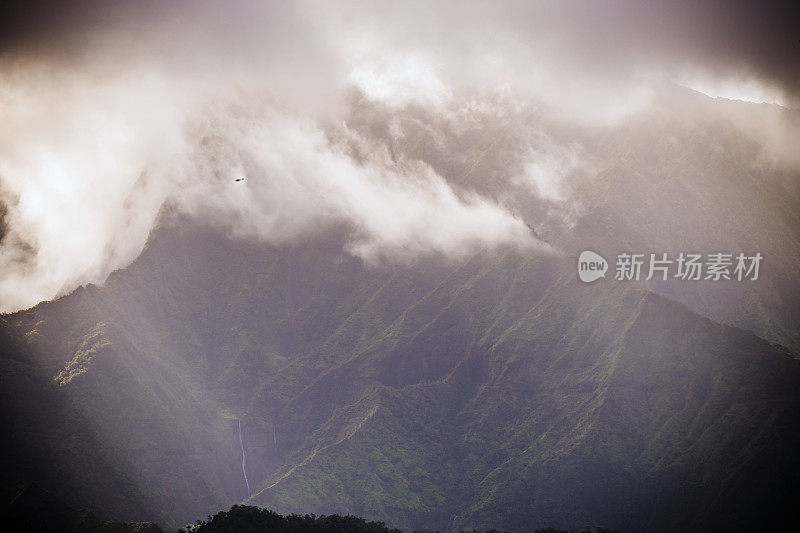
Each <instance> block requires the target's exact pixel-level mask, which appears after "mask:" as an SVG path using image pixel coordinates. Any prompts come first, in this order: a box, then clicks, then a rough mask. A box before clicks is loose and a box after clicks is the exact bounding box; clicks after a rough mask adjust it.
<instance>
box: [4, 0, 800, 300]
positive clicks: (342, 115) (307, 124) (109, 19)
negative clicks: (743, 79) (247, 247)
mask: <svg viewBox="0 0 800 533" xmlns="http://www.w3.org/2000/svg"><path fill="white" fill-rule="evenodd" d="M629 8H630V9H629ZM721 9H722V8H721V7H719V6H716V5H709V7H707V8H698V7H696V6H694V4H688V3H687V4H685V5H677V6H675V7H674V9H673V10H672V11H670V10H666V11H665V9H664V8H660V7H652V6H645V7H632V6H627V5H618V4H616V3H598V4H592V6H586V5H585V4H567V5H562V4H558V5H556V4H549V3H529V2H506V3H505V4H504V5H503V6H502V8H497V7H495V6H494V5H493V4H490V3H473V4H470V5H468V6H466V5H463V3H449V2H446V3H440V4H436V5H433V6H429V5H428V4H427V3H409V4H404V5H403V6H402V7H400V6H398V5H394V4H390V3H373V2H369V3H362V2H348V3H344V4H340V5H336V6H332V5H331V4H329V3H317V2H300V3H292V4H290V3H283V2H265V3H250V2H226V3H225V4H224V5H223V4H222V3H217V2H206V1H197V2H170V3H162V2H155V1H143V2H94V1H80V2H76V3H71V4H69V5H67V4H63V3H60V2H33V3H28V4H26V5H25V6H24V7H17V8H14V9H12V10H11V11H10V12H8V13H7V16H6V17H5V18H4V20H3V21H2V22H0V124H2V128H0V312H6V311H12V310H16V309H20V308H24V307H28V306H30V305H33V304H35V303H37V302H39V301H42V300H47V299H51V298H53V297H56V296H58V295H61V294H64V293H66V292H68V291H70V290H72V289H74V288H75V287H77V286H79V285H81V284H85V283H89V282H94V283H99V282H102V281H103V280H104V279H105V277H106V276H107V275H108V274H109V273H110V272H111V271H113V270H114V269H117V268H121V267H124V266H126V265H127V264H129V263H130V262H131V261H133V260H134V259H135V258H136V257H137V256H138V254H139V253H140V252H141V250H142V248H143V246H144V245H145V243H146V240H147V238H148V236H149V234H150V232H151V231H152V229H153V226H154V224H155V223H156V221H157V219H158V216H159V213H160V212H163V209H162V208H163V207H164V206H165V205H169V206H171V208H173V209H171V210H170V211H172V210H174V211H175V212H177V213H180V214H189V215H193V216H196V217H198V218H202V219H203V220H205V221H209V222H211V223H213V224H216V225H219V226H221V227H224V228H226V229H228V230H229V231H230V232H231V233H232V234H233V235H236V236H240V237H243V238H257V239H260V240H265V241H268V242H275V243H281V242H287V241H292V240H297V239H303V238H307V237H308V236H312V235H314V234H315V233H316V232H318V231H319V229H320V228H325V227H330V226H331V225H342V226H343V227H346V228H347V231H348V235H349V236H350V237H349V240H348V241H347V250H348V251H349V252H350V253H352V254H355V255H357V256H359V257H361V258H363V259H364V260H365V261H367V262H377V261H384V260H397V259H401V260H402V259H405V258H409V257H414V256H416V255H419V254H425V253H439V254H444V255H447V256H450V257H459V256H462V255H464V254H467V253H470V252H472V251H474V250H477V249H480V248H485V247H487V246H505V245H514V246H530V245H531V244H534V243H535V239H534V238H533V236H532V232H530V230H529V228H528V227H527V226H526V224H525V223H524V222H523V221H522V219H521V218H520V215H519V214H518V213H519V210H518V209H516V208H515V207H513V206H512V205H511V204H514V205H516V206H519V205H521V204H523V203H526V202H527V203H529V204H533V203H535V201H538V200H544V201H545V206H544V207H543V208H542V209H543V211H541V212H546V210H547V209H551V208H552V205H550V204H553V205H555V204H559V203H565V199H566V198H567V197H568V187H567V185H568V184H567V181H568V180H567V178H568V177H569V176H570V175H572V174H580V173H584V174H585V173H588V172H591V171H592V168H591V163H590V157H588V156H587V154H586V152H585V150H584V149H583V148H582V147H581V146H580V144H579V143H576V142H571V141H570V142H562V141H555V140H552V139H549V138H547V139H548V140H547V142H539V141H541V139H543V138H546V137H542V136H539V135H538V134H529V133H526V132H525V131H526V128H528V129H530V127H531V126H530V124H528V123H521V124H518V125H515V126H513V127H514V128H517V129H519V130H520V132H516V131H515V132H514V134H513V135H510V136H509V138H511V139H512V140H514V142H519V143H520V146H514V147H513V149H509V150H508V151H509V153H511V155H510V156H509V157H510V159H509V160H507V161H503V162H502V164H503V165H507V168H506V172H507V175H504V176H502V177H501V178H498V177H497V176H493V177H492V179H502V180H505V181H506V182H508V183H512V184H516V185H518V186H520V187H521V188H522V189H527V190H528V191H529V192H530V193H531V195H532V198H531V199H530V201H529V199H528V197H527V196H525V197H524V198H523V199H522V200H520V199H519V198H515V199H513V200H514V201H513V202H511V201H509V202H506V201H505V198H504V197H503V195H502V194H499V193H497V191H496V189H497V187H493V186H492V185H491V184H487V183H486V181H487V179H488V178H487V177H486V176H483V175H480V170H476V169H480V168H481V166H480V162H481V158H482V157H484V156H485V154H486V153H487V151H488V149H487V148H483V147H480V146H481V145H479V144H475V146H478V147H479V149H476V150H474V151H475V153H474V154H471V153H469V150H467V154H466V155H465V154H464V153H459V154H455V155H454V157H456V158H461V159H467V160H468V161H460V160H459V161H457V163H459V164H460V165H461V166H462V167H464V168H466V170H465V171H464V172H460V173H459V174H458V175H457V176H454V175H449V174H448V172H447V168H448V167H447V165H448V164H449V163H448V162H447V161H444V162H443V161H439V160H436V158H433V159H430V158H426V157H422V156H417V155H415V152H414V150H416V151H417V152H421V151H424V150H422V148H424V146H423V147H422V148H420V146H419V144H418V139H417V140H414V142H413V143H411V139H410V138H406V137H404V136H405V132H404V130H403V127H402V126H401V125H400V123H401V122H402V121H401V118H402V116H406V115H408V116H410V117H412V119H413V117H414V116H415V115H414V114H415V113H418V114H419V113H427V114H428V115H431V116H436V117H438V119H437V120H440V121H441V123H442V124H443V125H442V128H443V129H442V130H441V131H439V130H436V129H435V128H431V131H430V132H429V134H426V135H420V136H418V138H419V139H432V140H433V141H432V142H438V141H437V138H436V136H437V135H450V136H451V137H455V143H456V144H458V143H460V142H462V140H463V139H461V138H460V137H459V131H460V130H459V129H466V130H468V129H469V127H471V126H470V124H471V121H472V120H474V118H473V117H474V116H482V115H481V113H483V114H484V115H491V114H494V115H496V116H498V117H503V116H510V117H512V118H513V117H515V116H517V115H519V116H523V115H524V113H519V109H517V108H519V107H526V106H527V107H530V108H541V109H543V110H549V111H547V112H543V113H542V115H541V116H546V117H548V119H557V120H563V121H566V122H568V123H571V124H576V125H578V126H579V127H581V128H590V129H591V128H603V127H609V126H613V125H614V124H617V123H619V121H621V120H624V119H625V118H626V117H629V116H631V115H632V114H635V113H637V112H639V111H641V110H643V109H646V108H647V107H648V106H649V105H651V102H652V100H653V95H654V85H655V84H656V82H655V81H654V80H661V79H662V78H666V79H677V78H676V76H678V75H679V74H681V73H685V72H688V71H689V70H687V69H688V68H689V67H691V68H693V69H695V70H692V71H693V72H694V71H697V69H701V70H702V71H703V72H704V73H711V76H712V78H713V77H714V76H717V75H719V76H722V75H723V74H724V75H726V76H727V75H730V74H733V75H739V74H742V75H746V76H747V79H752V80H756V81H755V83H763V84H765V86H769V87H770V91H772V93H774V94H778V95H780V97H781V98H782V100H781V101H782V102H784V103H789V104H790V103H792V102H794V101H796V98H797V94H800V89H799V88H800V82H798V79H800V78H799V77H798V76H797V73H796V72H795V71H794V70H792V69H791V68H788V67H787V66H786V65H787V62H786V61H784V59H785V58H782V56H780V53H779V52H778V51H777V50H782V48H781V47H782V46H784V44H785V43H783V42H782V41H781V39H783V38H784V37H783V36H782V34H781V33H780V32H777V33H778V35H776V36H769V35H768V33H767V32H766V30H765V29H764V28H761V27H760V26H759V27H758V28H755V29H751V30H749V31H748V32H745V34H744V35H743V40H742V41H741V43H740V44H741V45H742V47H743V49H744V51H743V52H742V53H741V54H739V55H736V54H732V53H729V52H726V51H725V48H724V46H722V44H724V43H730V42H731V39H733V37H734V36H735V31H734V29H735V28H736V27H739V26H740V25H741V24H740V22H741V21H742V20H745V19H747V17H748V16H749V14H750V11H749V8H744V7H742V6H739V5H737V6H735V9H733V10H732V11H730V13H731V14H732V15H731V16H732V17H733V18H734V19H736V20H732V21H727V22H726V19H724V18H723V19H719V18H718V17H717V19H715V18H714V16H713V15H714V14H715V13H719V12H720V10H721ZM762 14H763V15H764V17H766V18H765V20H768V21H770V20H776V17H775V16H774V13H773V12H772V11H770V10H765V11H764V12H763V13H762ZM685 20H689V21H691V24H689V25H688V26H687V25H684V24H683V21H685ZM708 20H718V21H720V22H719V23H718V25H717V26H714V28H713V29H714V31H712V32H706V33H703V34H699V33H695V30H698V31H699V30H700V29H708V28H701V27H700V26H702V24H703V21H708ZM653 28H655V29H657V31H653ZM759 36H769V37H770V38H769V39H764V42H761V43H760V44H759V40H758V37H759ZM679 39H680V41H679ZM679 42H680V43H682V44H678V43H679ZM770 54H773V55H774V56H775V57H774V61H768V60H765V59H764V58H765V57H769V56H770ZM354 92H355V93H357V94H358V95H359V97H360V98H363V100H364V104H363V106H362V107H365V108H370V106H372V108H374V109H381V110H383V111H382V112H383V113H384V115H385V118H386V119H385V121H384V122H382V123H378V124H367V125H366V126H365V127H363V128H359V127H355V126H353V125H352V124H354V123H355V122H357V119H358V117H357V116H355V115H357V114H358V113H361V112H363V109H358V108H356V109H354V108H353V106H352V101H351V100H352V99H351V96H352V94H353V93H354ZM772 93H771V94H772ZM476 110H478V112H476ZM486 110H488V111H486ZM404 113H405V114H406V115H404ZM384 115H382V116H384ZM453 117H457V118H456V119H454V118H453ZM464 117H466V118H464ZM381 120H383V119H381ZM481 120H482V119H481ZM504 120H505V119H504ZM410 122H413V120H410ZM424 126H425V124H423V127H424ZM743 127H744V126H743ZM534 129H535V128H534ZM762 130H764V131H766V132H768V133H769V134H770V135H772V136H773V137H774V136H775V134H774V131H775V130H774V128H771V127H770V126H769V125H765V126H764V127H763V128H762ZM442 131H444V133H442ZM448 132H449V133H448ZM499 133H501V134H503V135H505V133H503V132H499ZM506 133H507V132H506ZM753 135H761V134H759V133H758V132H756V133H754V134H753ZM764 135H766V133H765V134H764ZM764 135H761V136H762V137H764ZM500 137H502V135H501V136H499V137H498V138H500ZM785 137H786V136H785V135H778V137H777V138H776V139H775V140H772V141H770V142H771V143H772V145H774V146H777V147H782V146H785V145H787V143H786V142H785ZM502 138H504V139H505V137H502ZM536 139H539V140H536ZM449 142H454V141H453V140H452V139H450V141H449ZM493 142H494V141H493V140H490V142H489V144H491V143H493ZM400 145H402V146H404V151H403V150H400V151H398V150H395V149H394V148H395V146H400ZM773 152H775V153H777V154H779V155H778V156H779V157H783V155H781V154H784V153H789V152H788V151H786V150H783V151H780V150H778V149H775V150H773ZM439 159H442V158H441V157H440V158H439ZM462 163H463V164H462ZM459 168H461V167H459ZM476 173H477V175H476ZM237 177H244V178H245V180H244V181H242V182H234V181H233V180H234V179H235V178H237ZM526 209H527V211H526V213H534V214H535V213H537V212H539V211H536V209H533V208H531V209H528V207H526Z"/></svg>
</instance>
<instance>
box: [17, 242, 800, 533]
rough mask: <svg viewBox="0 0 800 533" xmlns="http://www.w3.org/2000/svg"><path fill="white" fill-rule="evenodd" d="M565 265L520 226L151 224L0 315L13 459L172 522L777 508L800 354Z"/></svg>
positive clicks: (667, 516) (639, 523)
mask: <svg viewBox="0 0 800 533" xmlns="http://www.w3.org/2000/svg"><path fill="white" fill-rule="evenodd" d="M223 258H224V259H223ZM574 268H575V267H574V264H573V260H572V259H571V258H566V257H562V256H559V255H552V254H550V255H548V254H541V253H537V254H533V255H524V254H520V252H518V251H508V252H506V253H502V254H493V255H477V256H475V257H473V258H472V259H471V260H469V261H466V262H463V263H458V264H452V263H449V262H444V261H439V260H429V261H421V262H420V263H419V264H415V265H407V266H405V267H403V268H392V269H382V268H380V267H379V268H370V267H365V266H363V265H361V264H360V263H359V262H358V261H356V260H354V259H352V258H348V257H347V255H346V254H344V253H343V252H341V248H340V247H337V246H333V245H329V246H321V245H320V246H308V247H305V248H297V249H294V250H292V253H291V254H289V253H286V250H285V249H282V248H270V247H263V246H255V245H252V244H247V243H236V242H233V241H230V240H228V239H227V238H225V237H224V236H222V235H218V234H215V233H214V232H209V231H199V230H193V231H188V232H186V231H177V230H165V231H163V232H161V233H160V234H158V235H156V236H154V238H153V240H152V242H151V245H150V246H149V248H148V249H147V250H146V252H145V254H144V255H143V256H142V257H141V258H140V259H139V260H138V261H137V263H135V264H134V265H133V266H132V267H131V268H130V269H128V270H126V271H123V272H119V273H118V274H115V275H114V276H113V277H112V279H111V280H110V281H109V283H108V284H107V286H105V287H103V288H100V289H98V288H88V289H84V290H81V291H78V292H77V293H75V294H73V295H71V296H69V297H66V298H63V299H61V300H59V301H57V302H54V303H50V304H44V305H42V306H39V307H37V308H36V309H34V310H31V311H28V312H23V313H19V314H16V315H12V316H8V317H5V318H4V324H3V328H2V329H3V335H4V336H5V339H7V340H8V342H5V343H4V349H5V350H6V355H5V357H4V365H5V368H6V370H5V371H4V373H3V376H4V380H5V383H6V384H7V385H6V386H5V387H4V392H5V395H4V401H5V402H7V403H6V405H5V406H4V409H3V412H4V413H8V414H12V415H13V416H14V420H13V421H11V422H10V425H9V427H14V428H15V430H14V431H12V432H10V433H9V434H7V435H6V437H5V443H4V448H5V449H7V450H9V451H11V452H13V453H14V454H16V455H15V456H17V457H20V461H19V462H16V467H15V468H14V469H13V470H12V472H13V475H11V474H7V475H6V478H7V480H6V484H8V483H9V482H10V481H12V479H18V480H22V479H25V478H36V479H37V480H38V479H41V480H42V481H41V482H42V483H43V484H51V485H52V486H54V487H61V488H62V490H63V491H64V492H65V493H68V494H69V496H68V497H69V498H71V499H73V500H75V499H80V501H82V502H88V503H91V504H92V505H93V507H96V508H98V510H102V511H103V512H109V513H112V514H113V515H114V516H121V517H130V516H137V517H147V518H151V517H152V518H154V519H157V520H159V521H161V523H165V524H169V525H174V524H179V523H182V522H186V521H189V520H191V519H192V518H195V517H198V516H203V515H204V514H207V513H208V512H211V511H213V510H215V509H217V508H222V507H225V506H226V505H228V504H229V503H231V502H235V501H240V500H243V499H246V498H247V497H248V496H249V500H248V501H250V502H252V503H257V504H260V505H265V506H268V507H270V508H274V509H276V510H278V511H280V512H312V511H313V512H317V513H324V512H328V513H330V512H340V513H342V512H350V513H355V514H358V515H362V516H365V517H367V518H370V519H380V520H383V521H385V522H387V523H389V524H393V525H397V526H402V527H423V526H425V527H431V528H432V527H439V528H444V527H451V526H453V525H455V526H456V527H480V528H489V527H501V528H507V529H521V528H524V527H526V524H534V525H542V526H545V525H555V526H563V527H566V526H570V527H571V526H578V525H580V524H587V523H592V524H599V525H607V526H612V527H619V528H625V529H631V530H640V529H674V528H676V527H677V528H682V529H683V528H688V529H692V528H695V527H697V528H698V529H699V528H702V527H706V526H709V527H711V526H714V527H721V526H723V525H726V526H727V525H730V526H731V527H733V526H735V527H739V526H740V525H742V524H755V523H760V522H762V521H764V520H766V519H767V517H769V516H778V513H780V512H781V510H782V509H784V508H785V506H786V505H787V503H788V499H787V498H789V497H791V495H792V494H794V488H793V487H794V480H796V478H797V475H798V465H797V464H796V461H795V460H794V459H793V456H792V453H791V452H790V450H793V449H796V446H797V444H800V429H799V426H798V423H797V420H796V415H795V413H796V409H797V407H798V401H800V398H798V393H797V392H796V390H797V388H796V387H795V385H796V383H797V382H798V379H800V375H799V373H800V363H798V361H797V360H795V359H794V358H792V357H791V354H789V353H788V352H786V351H785V350H782V349H780V348H776V347H774V346H773V345H770V344H769V343H768V342H766V341H763V340H761V339H759V338H758V337H756V336H755V335H753V334H752V333H749V332H745V331H742V330H738V329H735V328H732V327H729V326H725V325H721V324H718V323H715V322H713V321H711V320H709V319H707V318H704V317H702V316H699V315H697V314H695V313H693V312H692V311H690V310H689V309H687V308H686V307H684V306H683V305H681V304H678V303H674V302H671V301H669V300H667V299H666V298H664V297H662V296H659V295H657V294H654V293H652V292H648V291H646V290H644V289H642V288H640V287H637V286H635V285H633V284H630V283H626V282H615V281H613V280H604V281H603V282H601V283H597V284H593V285H585V284H581V283H580V282H579V281H578V280H577V279H576V276H575V273H574ZM140 332H147V335H142V334H140ZM237 419H238V420H241V424H242V436H243V443H242V446H243V447H244V449H245V451H246V456H247V457H246V458H247V461H246V469H247V470H246V472H247V474H248V477H249V482H250V484H251V485H252V488H253V493H252V494H248V492H247V489H246V485H245V481H244V479H243V476H242V464H241V451H240V443H239V440H238V438H239V437H238V422H237ZM48 454H49V455H48ZM47 456H51V457H53V460H52V462H50V461H48V462H46V463H45V462H43V461H42V460H41V457H47ZM77 465H81V466H80V467H78V466H77ZM54 470H55V471H56V472H58V473H56V472H54ZM113 484H116V486H117V488H116V489H110V487H113V486H114V485H113ZM71 490H75V492H74V493H72V492H70V491H71Z"/></svg>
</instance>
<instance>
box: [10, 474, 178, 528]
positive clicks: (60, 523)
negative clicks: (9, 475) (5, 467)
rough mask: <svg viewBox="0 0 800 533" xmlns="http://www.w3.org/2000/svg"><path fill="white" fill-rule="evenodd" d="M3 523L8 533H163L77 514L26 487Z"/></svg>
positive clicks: (144, 525) (147, 524)
mask: <svg viewBox="0 0 800 533" xmlns="http://www.w3.org/2000/svg"><path fill="white" fill-rule="evenodd" d="M1 519H2V521H3V524H4V526H5V528H6V530H7V531H24V532H37V533H48V532H54V531H58V532H61V533H162V531H161V528H159V527H158V526H157V525H155V524H153V523H151V522H140V523H124V522H119V521H116V520H105V519H103V518H99V517H97V516H95V515H94V514H92V513H91V512H89V511H78V510H75V509H73V508H71V507H69V506H68V505H65V504H64V503H63V502H61V501H60V500H58V499H57V498H54V497H53V495H51V494H50V493H48V492H47V491H45V490H42V489H41V488H40V487H38V486H37V485H35V484H28V485H25V486H23V487H22V488H20V489H19V491H18V492H17V493H16V494H15V495H14V497H13V499H12V500H11V501H9V502H4V504H3V507H2V518H1Z"/></svg>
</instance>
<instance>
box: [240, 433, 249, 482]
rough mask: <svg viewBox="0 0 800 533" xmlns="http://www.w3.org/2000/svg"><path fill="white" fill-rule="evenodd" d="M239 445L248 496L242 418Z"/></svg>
mask: <svg viewBox="0 0 800 533" xmlns="http://www.w3.org/2000/svg"><path fill="white" fill-rule="evenodd" d="M239 447H240V448H241V449H242V474H244V482H245V484H246V485H247V497H248V498H249V497H250V482H249V481H248V480H247V468H246V464H245V453H244V441H243V440H242V419H241V418H240V419H239Z"/></svg>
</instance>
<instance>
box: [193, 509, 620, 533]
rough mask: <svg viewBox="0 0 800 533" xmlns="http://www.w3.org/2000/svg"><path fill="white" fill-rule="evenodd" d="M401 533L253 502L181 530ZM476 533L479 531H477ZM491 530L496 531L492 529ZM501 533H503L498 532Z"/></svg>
mask: <svg viewBox="0 0 800 533" xmlns="http://www.w3.org/2000/svg"><path fill="white" fill-rule="evenodd" d="M267 531H269V532H275V533H295V532H298V533H299V532H302V533H323V532H325V533H327V532H335V533H401V530H399V529H392V528H388V527H386V525H385V524H384V523H383V522H367V521H366V520H364V519H363V518H359V517H356V516H351V515H347V516H341V515H338V514H332V515H327V516H326V515H322V516H315V515H313V514H310V515H308V514H307V515H298V514H290V515H288V516H283V515H280V514H278V513H276V512H274V511H270V510H268V509H261V508H259V507H253V506H249V505H234V506H233V507H231V510H230V511H222V512H219V513H217V514H215V515H214V516H209V517H208V519H207V520H206V521H202V520H198V521H197V522H195V523H194V524H192V525H190V526H187V527H185V528H184V529H181V530H180V531H179V532H178V533H190V532H191V533H211V532H214V533H261V532H267ZM583 532H585V533H612V530H610V529H604V528H597V529H584V530H582V533H583ZM472 533H477V530H473V532H472ZM489 533H495V530H492V531H491V532H489ZM498 533H499V532H498ZM535 533H570V532H568V531H567V530H563V529H554V528H545V529H536V530H535Z"/></svg>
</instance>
